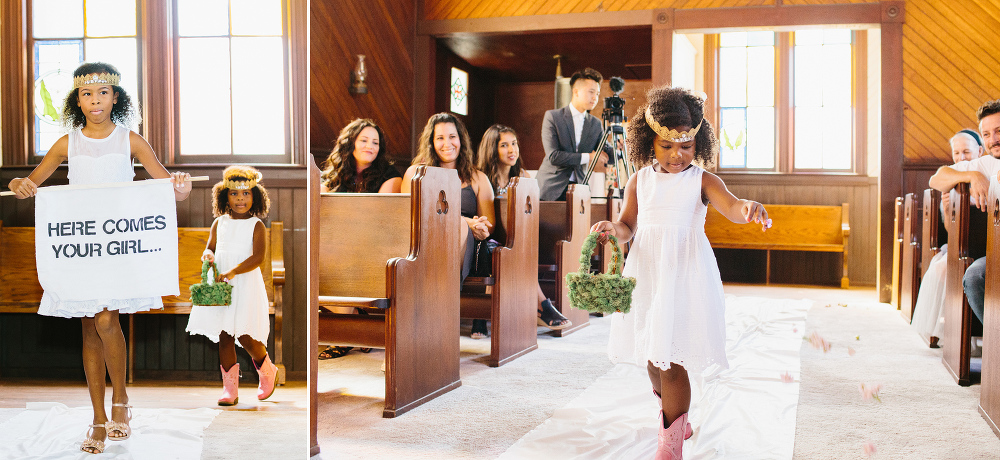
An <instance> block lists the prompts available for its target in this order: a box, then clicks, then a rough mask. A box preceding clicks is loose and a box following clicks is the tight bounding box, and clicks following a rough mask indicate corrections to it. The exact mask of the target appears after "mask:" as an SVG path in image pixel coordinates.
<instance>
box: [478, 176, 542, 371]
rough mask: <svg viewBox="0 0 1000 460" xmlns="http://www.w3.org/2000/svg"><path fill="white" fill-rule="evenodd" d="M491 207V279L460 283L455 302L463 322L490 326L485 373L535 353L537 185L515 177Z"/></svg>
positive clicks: (532, 180)
mask: <svg viewBox="0 0 1000 460" xmlns="http://www.w3.org/2000/svg"><path fill="white" fill-rule="evenodd" d="M495 203H496V216H497V223H496V227H495V228H494V231H493V235H494V237H496V238H497V239H498V240H502V246H498V247H497V248H496V249H494V250H493V254H492V255H493V263H492V265H493V267H492V271H491V273H492V275H493V276H491V277H480V278H477V277H468V278H466V280H465V283H464V284H463V286H462V296H461V299H462V300H461V302H462V312H461V315H462V317H463V318H473V319H486V320H490V321H491V323H492V326H491V333H490V357H489V358H488V360H487V364H488V365H489V366H491V367H497V366H501V365H503V364H505V363H507V362H509V361H511V360H513V359H515V358H517V357H519V356H522V355H524V354H525V353H528V352H530V351H532V350H535V349H537V348H538V329H537V326H536V322H535V318H536V316H537V315H536V312H537V303H538V299H537V298H536V296H535V292H536V290H537V289H538V288H537V286H538V279H537V278H536V277H535V267H537V266H538V182H537V181H535V179H528V178H518V177H515V178H513V179H511V185H510V187H509V188H508V191H507V194H506V195H505V196H503V197H501V198H497V199H496V200H495ZM487 287H489V289H486V288H487Z"/></svg>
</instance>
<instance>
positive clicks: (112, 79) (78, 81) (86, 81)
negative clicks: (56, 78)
mask: <svg viewBox="0 0 1000 460" xmlns="http://www.w3.org/2000/svg"><path fill="white" fill-rule="evenodd" d="M121 79H122V76H121V75H115V74H113V73H108V72H101V73H90V74H87V75H80V76H79V77H73V89H77V88H79V87H81V86H87V85H98V84H100V85H111V86H118V82H120V81H121Z"/></svg>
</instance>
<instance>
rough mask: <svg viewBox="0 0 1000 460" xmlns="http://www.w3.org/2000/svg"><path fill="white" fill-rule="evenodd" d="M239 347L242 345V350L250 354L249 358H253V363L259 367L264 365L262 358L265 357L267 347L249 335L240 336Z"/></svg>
mask: <svg viewBox="0 0 1000 460" xmlns="http://www.w3.org/2000/svg"><path fill="white" fill-rule="evenodd" d="M240 345H243V349H245V350H246V351H247V353H250V357H251V358H253V362H254V363H255V364H256V365H257V367H260V366H261V365H262V364H263V363H264V358H266V357H267V346H266V345H264V344H263V343H260V342H258V341H256V340H254V339H253V338H251V337H250V336H249V335H241V336H240Z"/></svg>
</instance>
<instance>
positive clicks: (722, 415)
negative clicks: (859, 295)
mask: <svg viewBox="0 0 1000 460" xmlns="http://www.w3.org/2000/svg"><path fill="white" fill-rule="evenodd" d="M812 305H813V303H812V301H809V300H779V299H765V298H755V297H735V296H726V355H727V358H728V360H729V369H727V370H721V369H719V368H718V367H717V366H713V367H711V368H709V369H706V370H705V372H704V373H703V374H702V375H700V376H692V379H691V380H692V382H691V383H692V395H691V411H690V413H689V417H690V422H691V425H692V427H693V428H694V435H693V436H692V437H691V439H689V440H687V441H686V442H685V443H684V458H685V459H714V458H725V459H790V458H792V448H793V445H794V441H795V411H796V404H797V402H798V396H799V349H800V348H801V346H802V337H803V336H804V335H805V330H804V328H805V319H806V312H807V311H808V310H809V308H810V307H812ZM785 373H787V374H789V376H790V377H791V379H792V381H791V382H787V383H786V382H784V381H782V374H785ZM658 409H659V408H658V403H657V401H656V398H655V396H653V392H652V387H651V386H650V383H649V378H648V377H647V375H646V369H645V368H640V367H637V366H633V365H628V364H619V365H617V366H615V367H614V368H613V369H612V370H611V371H610V372H608V373H607V374H606V375H604V376H602V377H600V378H599V379H597V381H595V382H594V384H593V385H591V386H590V387H589V388H587V389H586V390H584V392H583V393H582V394H580V396H578V397H577V398H576V399H574V400H573V401H571V402H570V403H569V404H567V405H566V406H565V407H563V408H561V409H558V410H556V411H555V412H554V413H553V414H552V417H551V418H549V419H548V420H546V421H545V422H544V423H543V424H541V425H539V426H538V427H537V428H535V429H534V430H532V431H531V432H529V433H528V434H526V435H525V436H524V437H522V438H521V439H520V440H518V441H517V442H516V443H515V444H514V445H513V446H511V447H510V449H508V450H507V451H506V452H505V453H504V454H503V455H502V456H501V457H500V458H501V459H508V460H514V459H518V460H521V459H551V458H573V459H595V460H597V459H607V458H616V459H648V458H652V457H653V454H654V452H655V451H656V444H657V429H656V423H657V412H658Z"/></svg>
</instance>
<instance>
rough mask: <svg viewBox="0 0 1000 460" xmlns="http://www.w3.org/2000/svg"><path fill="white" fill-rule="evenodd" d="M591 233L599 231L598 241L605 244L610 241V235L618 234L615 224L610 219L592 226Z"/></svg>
mask: <svg viewBox="0 0 1000 460" xmlns="http://www.w3.org/2000/svg"><path fill="white" fill-rule="evenodd" d="M590 233H599V235H597V243H598V244H605V243H607V242H608V236H609V235H610V236H618V235H616V234H615V226H614V225H612V224H611V222H610V221H607V220H602V221H600V222H598V223H596V224H594V226H593V227H590Z"/></svg>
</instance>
